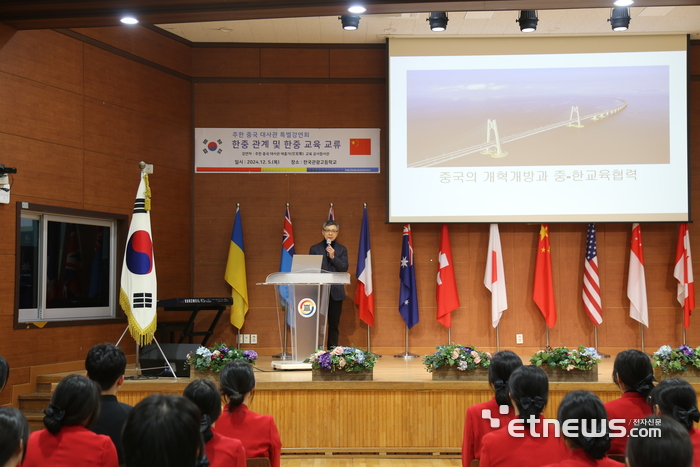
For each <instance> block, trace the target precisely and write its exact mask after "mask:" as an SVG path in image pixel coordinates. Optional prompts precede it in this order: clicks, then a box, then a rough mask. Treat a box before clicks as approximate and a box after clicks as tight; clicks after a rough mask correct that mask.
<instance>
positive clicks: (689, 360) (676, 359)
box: [651, 344, 700, 373]
mask: <svg viewBox="0 0 700 467" xmlns="http://www.w3.org/2000/svg"><path fill="white" fill-rule="evenodd" d="M651 365H652V366H653V367H654V368H656V367H661V370H662V371H663V372H664V373H671V372H673V371H686V370H687V369H688V367H690V366H694V367H695V368H699V369H700V347H698V348H696V349H693V348H692V347H688V346H687V345H685V344H684V345H681V346H680V347H678V348H677V349H672V348H671V346H669V345H662V346H661V347H659V350H657V351H656V352H654V355H653V356H652V357H651Z"/></svg>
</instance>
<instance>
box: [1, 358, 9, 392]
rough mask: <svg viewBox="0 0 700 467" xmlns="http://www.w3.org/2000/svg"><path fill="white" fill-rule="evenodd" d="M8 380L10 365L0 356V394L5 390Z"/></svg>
mask: <svg viewBox="0 0 700 467" xmlns="http://www.w3.org/2000/svg"><path fill="white" fill-rule="evenodd" d="M8 379H10V365H9V364H8V363H7V360H5V359H4V358H3V357H2V355H0V392H2V390H3V389H5V385H6V384H7V380H8Z"/></svg>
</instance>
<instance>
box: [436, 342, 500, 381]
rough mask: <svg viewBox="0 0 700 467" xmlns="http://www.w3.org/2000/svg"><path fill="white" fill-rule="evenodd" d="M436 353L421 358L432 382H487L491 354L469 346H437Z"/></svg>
mask: <svg viewBox="0 0 700 467" xmlns="http://www.w3.org/2000/svg"><path fill="white" fill-rule="evenodd" d="M435 348H436V349H437V351H436V352H435V353H434V354H432V355H426V356H425V357H424V358H423V364H424V365H425V369H426V371H427V372H428V373H432V374H433V380H434V381H435V380H455V379H460V380H466V381H488V379H489V366H491V354H490V353H488V352H481V351H480V350H477V349H476V347H474V346H471V345H460V344H451V345H439V346H437V347H435Z"/></svg>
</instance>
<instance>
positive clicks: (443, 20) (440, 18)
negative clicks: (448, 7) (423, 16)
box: [426, 11, 449, 32]
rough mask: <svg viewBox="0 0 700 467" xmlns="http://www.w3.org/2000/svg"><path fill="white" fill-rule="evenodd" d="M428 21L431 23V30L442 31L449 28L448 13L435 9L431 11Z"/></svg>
mask: <svg viewBox="0 0 700 467" xmlns="http://www.w3.org/2000/svg"><path fill="white" fill-rule="evenodd" d="M426 21H427V22H428V23H430V30H431V31H434V32H442V31H444V30H445V29H447V22H448V21H449V19H448V18H447V13H445V12H437V11H433V12H431V13H430V15H429V16H428V19H427V20H426Z"/></svg>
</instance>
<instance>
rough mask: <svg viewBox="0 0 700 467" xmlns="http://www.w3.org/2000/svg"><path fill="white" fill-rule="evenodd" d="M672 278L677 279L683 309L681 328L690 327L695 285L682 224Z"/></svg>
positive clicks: (688, 238)
mask: <svg viewBox="0 0 700 467" xmlns="http://www.w3.org/2000/svg"><path fill="white" fill-rule="evenodd" d="M673 277H675V278H676V279H678V294H677V297H678V303H680V304H681V306H682V307H683V327H684V328H686V329H688V328H689V327H690V313H691V312H692V311H693V310H694V309H695V283H694V282H693V260H692V258H691V256H690V233H689V232H688V224H687V223H683V224H681V227H680V229H679V231H678V246H677V247H676V267H675V268H674V269H673Z"/></svg>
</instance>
